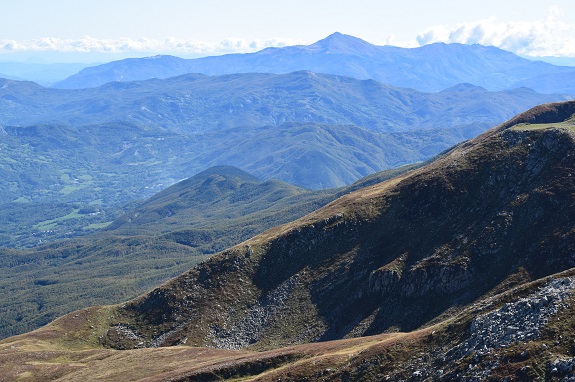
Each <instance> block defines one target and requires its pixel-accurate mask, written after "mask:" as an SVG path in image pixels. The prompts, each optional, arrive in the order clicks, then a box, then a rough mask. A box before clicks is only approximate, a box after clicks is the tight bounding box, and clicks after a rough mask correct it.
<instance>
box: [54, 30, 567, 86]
mask: <svg viewBox="0 0 575 382" xmlns="http://www.w3.org/2000/svg"><path fill="white" fill-rule="evenodd" d="M298 70H311V71H313V72H316V73H327V74H336V75H341V76H349V77H353V78H357V79H374V80H377V81H380V82H383V83H386V84H390V85H393V86H399V87H408V88H413V89H417V90H420V91H431V92H436V91H440V90H443V89H445V88H448V87H451V86H454V85H456V84H458V83H462V82H469V83H472V84H474V85H478V86H483V87H485V88H487V89H490V90H502V89H507V88H509V87H510V86H511V85H512V84H514V83H516V82H518V81H521V80H526V79H530V78H533V77H536V76H543V75H554V74H555V73H563V72H566V71H568V70H569V68H566V67H559V66H554V65H551V64H547V63H543V62H532V61H529V60H526V59H523V58H520V57H518V56H516V55H514V54H513V53H510V52H506V51H503V50H501V49H498V48H495V47H487V46H481V45H462V44H442V43H438V44H431V45H426V46H423V47H420V48H408V49H406V48H398V47H394V46H376V45H372V44H370V43H368V42H366V41H363V40H361V39H359V38H356V37H353V36H349V35H345V34H341V33H334V34H332V35H330V36H328V37H326V38H325V39H323V40H320V41H317V42H315V43H314V44H311V45H307V46H289V47H285V48H268V49H264V50H262V51H259V52H256V53H248V54H228V55H223V56H216V57H205V58H199V59H193V60H184V59H181V58H177V57H171V56H156V57H148V58H142V59H127V60H122V61H114V62H110V63H107V64H103V65H99V66H95V67H91V68H85V69H83V70H82V71H80V72H79V73H77V74H75V75H73V76H70V77H69V78H67V79H65V80H63V81H61V82H59V83H57V84H56V87H60V88H69V89H79V88H86V87H96V86H100V85H102V84H105V83H108V82H113V81H136V80H144V79H149V78H168V77H172V76H175V75H179V74H185V73H202V74H207V75H220V74H232V73H276V74H282V73H289V72H294V71H298ZM571 70H572V68H571ZM537 83H540V82H537ZM553 89H557V90H554V91H551V93H557V92H559V90H558V89H562V90H561V92H563V91H566V93H570V94H574V93H575V88H573V87H572V86H570V87H566V86H561V87H558V88H553Z"/></svg>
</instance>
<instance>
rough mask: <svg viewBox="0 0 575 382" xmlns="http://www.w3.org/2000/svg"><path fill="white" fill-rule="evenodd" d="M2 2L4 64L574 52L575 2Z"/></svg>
mask: <svg viewBox="0 0 575 382" xmlns="http://www.w3.org/2000/svg"><path fill="white" fill-rule="evenodd" d="M0 1H1V2H2V5H1V7H0V10H1V12H2V22H1V23H0V60H8V59H17V60H35V59H37V60H45V61H62V62H63V61H98V60H99V61H109V60H112V59H116V58H117V57H120V56H122V57H141V56H150V55H155V54H173V55H177V56H181V57H199V56H205V55H215V54H224V53H232V52H252V51H257V50H260V49H263V48H265V47H268V46H286V45H295V44H310V43H313V42H315V41H317V40H320V39H322V38H324V37H326V36H328V35H330V34H331V33H333V32H341V33H345V34H349V35H353V36H355V37H359V38H362V39H364V40H366V41H368V42H370V43H373V44H376V45H396V46H403V47H417V46H421V45H425V44H429V43H433V42H447V43H449V42H458V43H480V44H483V45H493V46H497V47H500V48H502V49H505V50H509V51H512V52H514V53H516V54H519V55H522V56H528V57H539V56H557V57H575V1H573V0H555V1H542V0H539V1H536V0H524V1H515V0H514V1H508V0H481V1H475V2H470V1H461V0H435V1H397V0H394V1H385V0H354V1H341V0H314V1H312V0H290V1H285V0H282V1H277V0H202V1H196V0H161V1H160V0H49V1H48V0H19V1H10V0H0ZM107 58H109V59H107Z"/></svg>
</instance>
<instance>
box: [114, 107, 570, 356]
mask: <svg viewBox="0 0 575 382" xmlns="http://www.w3.org/2000/svg"><path fill="white" fill-rule="evenodd" d="M547 107H550V108H551V109H558V108H561V107H564V108H566V109H568V112H567V114H569V113H571V114H573V113H575V103H573V102H572V103H568V104H564V105H563V106H561V105H560V106H556V105H551V106H547ZM529 113H531V114H533V112H528V114H529ZM535 114H537V113H536V112H535ZM559 115H560V114H559ZM544 117H545V114H543V115H542V117H541V121H545V122H547V123H550V122H552V121H549V120H545V118H544ZM537 121H538V118H537V117H536V118H535V122H537ZM559 121H562V119H561V120H557V122H559ZM573 139H574V136H573V132H572V131H570V130H569V129H543V130H513V129H505V130H502V131H498V130H497V129H496V130H493V131H491V132H489V133H486V134H485V135H483V136H480V137H478V138H477V139H475V140H473V141H470V142H468V143H465V144H463V145H460V146H459V147H456V148H455V149H453V150H451V151H450V152H449V153H447V154H446V155H445V156H443V157H442V158H440V159H438V160H436V161H434V162H433V163H431V164H429V165H427V166H425V167H423V168H422V169H420V170H416V171H415V172H414V173H412V174H410V175H404V176H402V177H399V178H395V179H393V180H390V181H388V182H384V183H381V184H378V185H375V186H372V187H368V188H367V189H362V190H359V191H357V192H355V193H352V194H349V195H346V196H344V197H342V198H340V199H339V200H338V201H336V202H333V203H331V204H329V205H328V206H326V207H324V208H322V209H320V210H318V211H317V212H314V213H312V214H310V215H308V216H306V217H305V218H302V219H300V220H298V221H296V222H294V223H290V224H288V225H284V226H281V227H278V228H275V229H272V230H270V231H268V232H266V233H265V234H262V235H259V236H257V237H255V238H253V239H251V240H249V241H247V242H245V243H244V244H242V245H241V246H238V247H234V248H232V249H230V250H227V251H224V252H223V253H222V254H220V255H218V256H216V257H214V258H212V259H210V260H209V261H207V262H205V263H202V264H201V265H199V266H198V267H196V268H194V269H192V270H190V271H189V272H187V273H186V274H184V275H182V276H180V277H178V278H176V279H174V280H172V281H170V282H169V283H167V284H166V285H164V286H162V287H160V288H158V289H156V290H155V291H153V292H151V293H150V294H148V295H145V296H142V297H140V298H138V299H136V300H134V301H132V302H130V303H128V304H126V305H123V306H122V307H121V308H119V309H118V311H117V313H116V314H117V316H116V317H117V323H116V324H115V325H113V326H112V327H111V328H110V330H109V331H108V336H107V338H106V340H105V342H106V343H108V344H109V345H110V346H113V347H121V348H125V347H132V346H134V345H137V344H138V343H140V342H141V343H142V344H143V346H157V345H174V344H177V343H180V342H181V341H183V340H184V339H186V343H187V344H190V345H196V346H206V345H208V346H215V347H223V348H243V347H247V346H252V347H254V346H255V347H257V348H262V347H263V348H267V347H277V346H286V345H290V344H295V343H304V342H310V341H324V340H334V339H338V338H344V337H347V336H359V335H369V334H376V333H381V332H383V331H387V330H397V329H399V330H402V331H409V330H414V329H416V328H418V327H421V326H422V325H424V324H425V323H426V322H428V321H430V320H432V319H434V318H436V317H437V316H439V315H441V314H443V313H444V312H446V311H448V310H449V309H451V308H453V307H454V306H458V305H463V306H464V305H467V304H469V303H471V302H473V301H474V300H476V299H477V298H479V297H480V296H482V295H483V294H485V293H488V292H489V291H492V290H493V289H494V288H496V287H497V286H498V285H500V284H501V283H504V282H505V280H507V279H509V278H513V277H516V278H517V277H520V276H519V275H526V276H523V277H527V278H528V279H530V278H540V277H543V276H545V275H548V274H553V273H556V272H559V271H562V270H564V269H567V268H570V267H572V266H573V265H575V259H574V258H573V257H572V254H573V250H574V249H575V248H574V245H575V242H574V236H573V234H572V233H573V231H572V216H571V211H572V208H573V201H574V199H573V198H574V193H573V190H574V189H575V188H574V186H575V185H574V184H573V182H574V180H573V179H572V177H571V176H570V174H571V172H572V171H573V170H575V169H574V168H573V167H574V166H575V162H574V158H575V156H574V155H573V154H574V148H575V146H574V142H573ZM513 275H515V276H513ZM430 301H432V302H433V303H432V304H429V302H430ZM287 317H289V319H287ZM125 327H128V328H131V329H130V330H129V331H125V330H123V329H121V328H125Z"/></svg>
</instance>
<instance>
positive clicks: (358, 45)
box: [309, 32, 379, 55]
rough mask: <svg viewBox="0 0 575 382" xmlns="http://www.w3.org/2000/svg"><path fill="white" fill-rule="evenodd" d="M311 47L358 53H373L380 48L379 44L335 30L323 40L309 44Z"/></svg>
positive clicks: (333, 51)
mask: <svg viewBox="0 0 575 382" xmlns="http://www.w3.org/2000/svg"><path fill="white" fill-rule="evenodd" d="M309 48H311V49H314V50H323V51H326V52H329V53H345V54H357V55H373V54H375V53H376V52H377V51H378V50H379V49H378V48H379V47H378V46H376V45H373V44H370V43H369V42H367V41H365V40H362V39H360V38H357V37H354V36H350V35H347V34H343V33H339V32H335V33H333V34H331V35H329V36H327V37H326V38H324V39H323V40H319V41H317V42H315V43H313V44H311V45H309Z"/></svg>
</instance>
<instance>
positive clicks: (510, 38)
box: [417, 6, 575, 57]
mask: <svg viewBox="0 0 575 382" xmlns="http://www.w3.org/2000/svg"><path fill="white" fill-rule="evenodd" d="M563 19H564V13H563V10H562V9H561V8H560V7H557V6H553V7H551V8H550V9H549V11H548V13H547V15H546V17H545V18H543V19H541V20H535V21H511V22H498V21H497V20H495V19H494V18H490V19H485V20H479V21H473V22H468V23H460V24H456V25H450V26H447V25H436V26H433V27H430V28H428V29H427V30H425V31H424V32H422V33H420V34H419V35H418V36H417V45H420V46H421V45H426V44H431V43H434V42H445V43H462V44H481V45H488V46H491V45H492V46H496V47H498V48H501V49H504V50H507V51H510V52H513V53H515V54H518V55H523V56H533V57H538V56H539V57H541V56H558V57H561V56H565V57H574V56H575V39H574V37H573V36H575V24H569V23H566V22H565V21H563Z"/></svg>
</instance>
